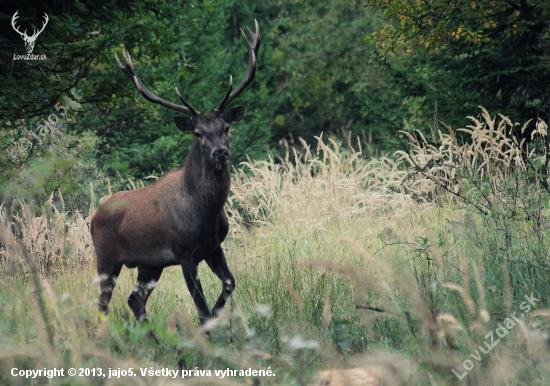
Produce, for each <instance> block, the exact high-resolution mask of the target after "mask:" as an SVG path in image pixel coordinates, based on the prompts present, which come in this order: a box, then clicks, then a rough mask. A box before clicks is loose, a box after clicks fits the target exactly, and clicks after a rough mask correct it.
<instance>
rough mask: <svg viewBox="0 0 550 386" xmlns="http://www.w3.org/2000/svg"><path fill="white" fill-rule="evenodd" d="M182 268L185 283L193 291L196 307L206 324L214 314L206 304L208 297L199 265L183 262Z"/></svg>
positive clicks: (200, 318) (201, 319) (201, 320)
mask: <svg viewBox="0 0 550 386" xmlns="http://www.w3.org/2000/svg"><path fill="white" fill-rule="evenodd" d="M182 269H183V277H184V278H185V283H186V284H187V288H188V289H189V292H190V293H191V297H192V298H193V301H194V302H195V307H196V308H197V311H198V313H199V320H200V322H201V324H204V322H206V321H207V320H208V319H211V318H212V314H211V313H210V310H209V308H208V305H207V304H206V299H205V298H204V292H203V290H202V285H201V281H200V279H199V270H198V266H197V265H195V264H193V263H191V264H182Z"/></svg>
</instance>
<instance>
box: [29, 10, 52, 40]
mask: <svg viewBox="0 0 550 386" xmlns="http://www.w3.org/2000/svg"><path fill="white" fill-rule="evenodd" d="M44 18H45V19H46V20H45V21H44V24H43V25H42V29H41V30H40V31H38V32H36V31H35V32H34V33H33V34H32V36H31V38H36V37H37V36H38V35H40V34H41V33H42V31H44V28H46V25H48V21H50V18H49V17H48V14H47V13H45V12H44Z"/></svg>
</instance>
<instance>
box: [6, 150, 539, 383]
mask: <svg viewBox="0 0 550 386" xmlns="http://www.w3.org/2000/svg"><path fill="white" fill-rule="evenodd" d="M321 145H322V146H321V148H323V146H324V148H323V151H322V152H321V153H320V154H319V155H318V156H314V155H312V156H306V155H304V156H302V158H299V159H296V160H294V161H293V162H290V161H288V162H282V163H276V162H274V161H270V162H266V163H261V164H258V163H256V164H248V165H245V166H243V169H239V170H236V173H234V174H235V181H234V184H233V196H232V198H231V201H230V202H229V204H228V212H229V214H230V216H231V233H230V236H229V238H228V240H226V242H225V243H224V248H225V251H226V256H227V258H228V262H229V266H230V269H231V270H232V272H233V273H234V276H235V278H236V283H237V288H236V291H235V293H234V294H233V296H232V298H231V300H230V301H229V302H228V304H227V306H226V309H225V312H224V313H223V314H222V316H221V317H220V318H219V319H217V321H216V323H215V326H214V327H213V329H212V331H211V336H210V338H206V337H205V336H204V334H203V333H202V331H201V329H200V327H199V326H198V325H197V321H198V319H197V317H196V310H195V308H194V306H193V304H192V300H191V298H190V295H189V293H188V291H187V289H186V286H185V283H184V280H183V276H182V273H181V269H180V268H178V267H172V268H169V269H166V270H165V271H164V273H163V276H162V278H161V281H160V283H159V285H158V286H157V287H156V289H155V291H154V292H153V294H152V295H151V297H150V299H149V302H148V315H149V320H148V321H147V322H145V323H142V324H138V323H136V322H135V321H134V318H133V316H132V314H131V312H130V310H129V308H128V306H127V304H126V299H127V297H128V296H129V294H130V292H131V290H132V288H133V286H134V283H135V280H136V271H135V270H129V269H126V268H124V269H123V271H122V273H121V275H120V277H119V280H118V282H117V287H116V290H115V293H114V296H113V299H112V301H111V304H110V308H111V314H110V315H109V316H108V317H107V318H102V317H98V314H97V297H98V292H99V291H98V286H97V284H95V283H94V277H95V276H96V273H95V267H94V256H93V252H92V251H91V250H90V248H89V245H88V244H89V243H90V238H89V235H88V234H87V229H86V226H85V225H84V226H83V225H82V221H84V219H82V218H78V216H77V217H76V218H75V217H74V216H73V217H71V216H64V215H62V211H58V212H56V210H54V209H53V206H52V205H49V204H47V205H46V206H45V207H44V208H43V210H42V215H41V217H40V218H42V220H44V219H49V222H48V221H46V222H44V221H42V222H40V221H38V220H37V219H36V218H34V217H33V215H32V214H30V213H27V214H26V217H24V218H23V220H22V221H20V222H19V223H18V224H19V228H17V225H13V226H12V227H10V228H9V229H11V231H4V233H3V234H2V240H3V248H4V249H3V251H4V252H3V255H1V256H3V260H1V261H2V265H1V266H0V267H1V269H2V270H3V271H2V272H4V273H5V274H4V275H3V276H2V280H1V282H0V384H6V385H19V384H23V385H41V384H52V385H77V384H82V385H89V384H97V385H104V384H135V383H136V382H137V383H138V384H139V383H141V384H146V385H156V384H159V385H160V384H163V385H164V384H171V383H170V382H173V381H171V380H170V379H165V378H163V377H142V376H141V375H140V376H138V377H131V378H120V379H119V380H117V381H115V382H113V380H112V379H106V378H97V377H96V378H90V377H85V378H79V377H74V378H71V377H69V378H53V379H51V380H47V379H45V378H41V379H39V380H24V379H22V378H18V377H12V376H11V375H10V371H11V369H12V368H13V367H17V368H23V369H25V368H29V369H40V368H43V367H48V368H53V367H64V368H69V367H76V368H78V367H88V368H99V367H101V368H102V369H103V371H104V372H105V371H106V370H107V369H109V368H121V369H128V368H133V369H139V368H150V367H154V368H155V369H161V368H169V369H172V370H174V369H178V367H180V366H181V367H183V368H185V369H195V367H197V368H198V369H202V370H205V369H209V370H214V369H227V368H230V369H247V368H253V369H267V368H268V367H269V368H270V369H271V370H273V371H274V372H275V374H276V376H275V377H262V378H254V377H246V376H245V377H232V378H224V379H220V378H216V377H213V378H210V379H206V378H197V377H195V378H192V380H191V381H190V382H191V383H193V384H207V385H210V384H242V383H244V384H265V385H275V384H277V385H308V384H311V382H313V381H312V378H313V376H314V374H315V373H316V372H317V371H318V370H322V369H330V368H350V367H354V366H365V367H367V368H372V367H376V368H377V369H379V371H380V372H381V374H382V379H383V381H384V384H390V385H393V384H396V385H398V384H399V385H401V384H407V385H427V384H432V385H455V384H461V383H467V384H472V385H477V384H479V385H488V384H494V385H500V384H506V385H525V384H548V383H549V382H550V370H549V369H550V366H548V364H549V362H550V355H549V354H550V351H549V350H548V337H547V331H548V327H549V326H548V316H549V315H550V313H549V312H548V311H545V310H544V309H545V308H547V307H548V293H549V291H550V288H549V287H550V282H549V280H548V268H547V267H548V261H547V246H546V245H547V237H548V228H547V227H546V225H547V224H548V223H547V222H546V218H547V216H548V211H547V208H542V209H541V211H540V213H539V214H540V216H539V219H541V221H539V222H538V225H537V226H534V225H533V221H531V220H529V219H526V218H525V217H522V216H516V217H515V218H514V217H510V218H508V217H506V216H505V214H506V213H507V212H506V208H507V207H506V206H501V207H497V206H495V207H494V208H493V211H492V212H491V214H492V215H490V216H483V215H481V214H479V213H478V212H477V211H476V210H475V209H474V208H472V207H470V206H464V205H462V204H460V203H457V202H456V201H453V200H452V199H446V198H442V199H440V200H439V201H437V202H420V201H418V200H417V198H418V197H417V196H415V195H414V194H409V193H408V192H407V191H406V188H405V187H403V188H399V185H398V184H397V183H396V181H400V180H402V179H403V177H404V175H405V174H399V173H398V172H397V171H396V170H397V169H395V167H394V165H393V164H392V163H391V162H390V161H389V160H384V159H382V160H374V161H372V162H371V163H366V162H365V161H363V160H362V159H361V157H360V156H359V155H358V153H356V152H354V151H349V150H344V149H343V148H342V147H339V146H338V145H333V146H327V145H324V144H323V143H321ZM245 168H247V169H248V170H247V171H244V169H245ZM281 170H283V171H284V172H283V173H281ZM312 171H314V173H313V172H312ZM52 202H54V201H52ZM501 214H502V215H501ZM3 216H4V217H3V221H4V222H7V221H12V222H13V221H14V220H13V219H11V220H10V218H8V217H7V215H6V214H4V215H3ZM33 221H34V222H36V223H37V224H46V225H42V226H47V227H49V228H48V229H50V231H49V232H47V234H48V238H47V241H49V242H50V243H51V244H52V245H53V248H51V249H50V250H46V251H44V248H42V250H41V251H39V252H40V253H41V254H39V252H37V251H36V250H35V249H33V248H35V247H36V246H35V245H34V244H33V243H32V240H35V239H38V238H39V237H42V236H41V235H42V233H41V231H40V227H38V228H36V229H35V228H32V227H31V226H29V224H31V223H33ZM56 221H57V223H56ZM78 221H80V222H79V223H78V224H80V226H79V227H78V229H76V230H75V228H74V227H73V226H71V224H73V225H74V223H76V222H78ZM59 222H61V224H62V226H59ZM56 224H57V225H56ZM65 224H68V225H67V226H65ZM24 226H26V227H24ZM6 227H7V226H6ZM6 227H5V229H8V228H6ZM16 228H17V229H19V230H20V233H21V234H19V235H18V237H15V236H14V235H12V233H17V232H14V231H13V229H16ZM33 229H34V230H33ZM52 229H57V230H56V231H53V230H52ZM67 229H73V231H71V232H72V233H71V232H69V231H67ZM10 232H11V233H10ZM33 232H34V233H33ZM55 247H57V248H55ZM75 251H76V252H78V253H76V252H75ZM75 253H76V255H77V256H78V260H77V261H73V256H75ZM1 256H0V258H2V257H1ZM36 256H39V257H40V259H39V261H37V259H36V258H35V257H36ZM53 257H56V260H55V263H52V264H50V268H49V269H45V267H47V266H48V259H50V258H53ZM35 272H36V273H35ZM200 275H201V281H202V283H203V287H204V289H205V295H206V297H207V300H208V303H209V304H210V305H212V304H213V303H214V301H215V299H216V298H217V296H218V295H219V291H220V290H221V284H220V282H219V280H218V279H217V278H215V277H214V275H213V274H212V273H211V272H210V271H209V270H208V268H207V267H206V265H205V264H202V265H201V271H200ZM37 283H38V284H39V285H38V286H37V285H36V284H37ZM531 293H533V294H534V296H535V297H536V298H538V299H540V302H538V303H537V305H536V307H535V308H536V310H535V309H533V310H530V312H528V313H526V315H525V317H524V318H522V323H521V324H519V325H516V326H514V327H513V328H512V329H511V330H510V331H509V333H508V334H507V335H506V336H505V337H503V338H502V339H501V341H500V342H499V343H498V345H497V346H496V347H495V348H494V349H493V350H491V351H490V352H489V353H488V354H486V355H485V354H483V355H481V356H480V359H479V360H476V359H472V357H471V354H474V355H475V350H476V348H477V347H478V346H480V345H483V342H484V340H485V336H486V334H487V333H489V332H490V331H495V330H496V329H497V328H498V323H502V322H504V321H505V320H506V317H507V316H508V315H509V314H510V313H511V312H514V311H516V313H519V311H518V310H519V307H520V304H521V302H522V301H524V295H526V294H527V295H529V294H531ZM366 307H373V308H381V309H383V310H385V312H377V311H373V310H371V309H366ZM465 360H472V362H473V363H474V365H475V366H474V368H473V369H472V370H471V371H469V372H468V374H467V375H466V376H465V378H464V379H462V380H461V381H459V380H458V379H457V377H456V376H455V375H453V373H452V369H455V370H456V371H457V373H459V374H462V373H463V372H464V370H463V367H462V366H463V365H462V364H463V362H464V361H465ZM349 384H351V383H349Z"/></svg>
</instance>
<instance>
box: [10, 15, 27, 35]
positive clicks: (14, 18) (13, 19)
mask: <svg viewBox="0 0 550 386" xmlns="http://www.w3.org/2000/svg"><path fill="white" fill-rule="evenodd" d="M18 13H19V11H16V12H15V13H14V14H13V17H12V18H11V26H12V27H13V29H14V30H15V32H17V33H18V34H19V35H21V36H25V37H28V36H27V30H25V32H21V31H19V28H17V26H16V25H15V20H16V19H17V18H18V17H19V16H18V15H17V14H18Z"/></svg>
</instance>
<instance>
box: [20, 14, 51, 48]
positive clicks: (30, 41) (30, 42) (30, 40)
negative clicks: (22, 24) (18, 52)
mask: <svg viewBox="0 0 550 386" xmlns="http://www.w3.org/2000/svg"><path fill="white" fill-rule="evenodd" d="M18 13H19V11H16V12H15V13H14V14H13V17H12V18H11V26H12V27H13V29H14V30H15V31H16V32H17V33H18V34H19V35H21V37H22V38H23V40H24V41H25V49H26V50H27V52H28V53H29V54H31V53H32V50H34V43H35V42H36V38H37V37H38V35H40V34H41V33H42V31H44V28H46V25H47V24H48V21H49V20H50V19H49V17H48V14H47V13H44V19H45V20H44V24H43V25H42V28H41V29H40V30H39V31H36V30H34V33H33V34H32V36H29V35H27V30H25V31H24V32H21V31H19V28H17V26H16V25H15V20H16V19H17V18H18V17H19V16H18V15H17V14H18Z"/></svg>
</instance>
